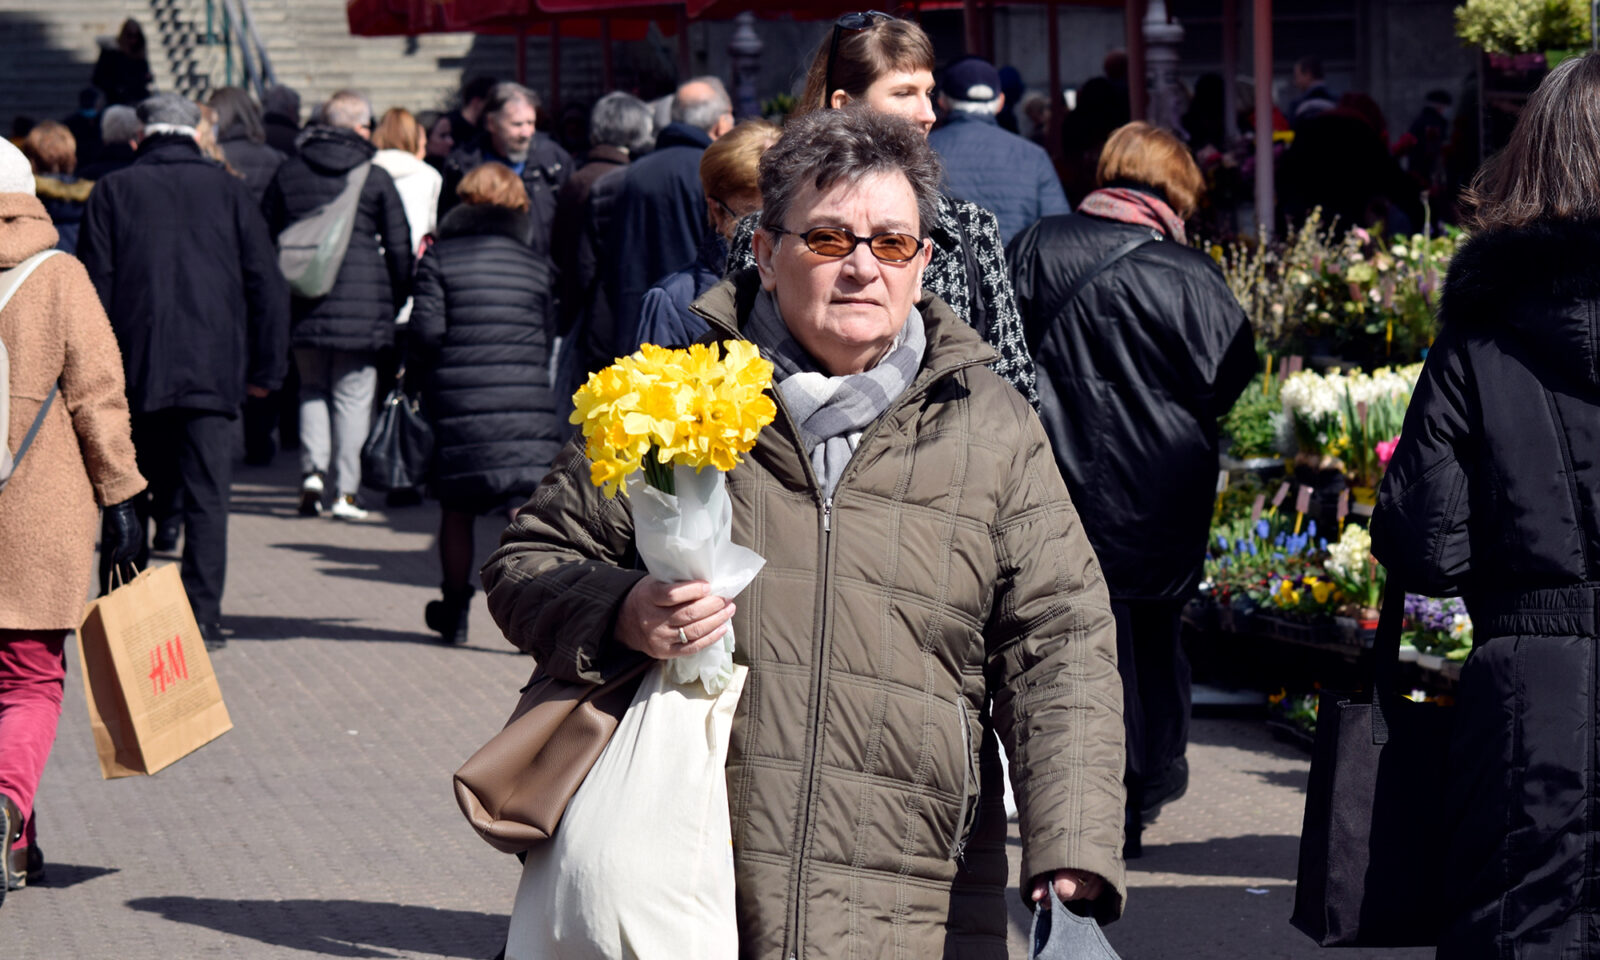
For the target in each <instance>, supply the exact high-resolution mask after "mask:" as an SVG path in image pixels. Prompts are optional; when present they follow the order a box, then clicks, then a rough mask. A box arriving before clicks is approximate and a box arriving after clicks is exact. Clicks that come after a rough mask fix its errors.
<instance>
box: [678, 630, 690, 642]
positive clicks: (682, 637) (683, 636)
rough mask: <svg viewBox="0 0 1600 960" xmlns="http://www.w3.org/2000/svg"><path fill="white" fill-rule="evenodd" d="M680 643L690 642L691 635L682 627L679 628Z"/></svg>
mask: <svg viewBox="0 0 1600 960" xmlns="http://www.w3.org/2000/svg"><path fill="white" fill-rule="evenodd" d="M678 643H679V645H687V644H688V643H689V635H688V634H687V633H684V632H683V628H682V627H679V628H678Z"/></svg>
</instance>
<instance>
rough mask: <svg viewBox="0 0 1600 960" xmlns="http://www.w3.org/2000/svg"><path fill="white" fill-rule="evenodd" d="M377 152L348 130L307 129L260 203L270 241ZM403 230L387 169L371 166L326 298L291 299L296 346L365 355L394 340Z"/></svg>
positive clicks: (405, 290) (406, 290) (405, 260)
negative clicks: (347, 241)
mask: <svg viewBox="0 0 1600 960" xmlns="http://www.w3.org/2000/svg"><path fill="white" fill-rule="evenodd" d="M376 153H377V150H375V149H373V146H372V144H370V143H368V142H367V141H365V140H363V139H361V138H360V137H359V136H357V135H356V134H354V133H352V132H350V131H349V130H340V129H335V128H333V127H310V128H308V129H307V130H306V132H305V133H304V134H303V135H302V136H301V140H300V154H299V156H296V157H294V158H292V159H290V160H287V161H285V162H284V164H283V166H281V167H279V168H278V172H277V174H276V175H274V176H273V178H272V183H271V185H270V186H268V187H267V195H266V197H265V198H264V199H263V200H262V202H261V207H262V210H263V211H265V212H266V215H267V225H268V227H269V228H270V229H271V230H272V235H273V236H274V237H276V236H277V235H278V234H280V233H282V232H283V231H284V229H285V228H286V227H288V226H289V225H290V224H292V223H294V222H295V221H297V220H303V219H305V218H306V217H308V216H310V215H311V214H312V213H313V212H314V211H316V209H317V208H318V207H321V206H323V205H324V204H326V203H329V202H331V201H332V200H333V199H334V198H335V197H337V196H338V195H339V192H340V191H341V190H343V189H344V185H345V179H346V177H347V176H348V175H349V173H350V171H351V170H353V169H355V168H356V167H358V166H360V165H361V164H363V163H370V162H371V161H372V158H373V156H374V155H375V154H376ZM414 249H415V247H413V246H412V245H411V228H410V226H409V225H408V224H407V223H406V211H405V205H404V204H402V203H401V202H400V193H399V192H398V191H397V190H395V188H394V179H393V178H392V177H390V176H389V171H387V170H385V169H383V168H382V167H379V166H376V165H374V166H373V167H372V169H371V170H370V171H369V172H368V174H367V182H366V184H365V185H364V186H363V187H362V188H361V201H360V203H359V204H357V206H356V221H355V228H354V229H353V230H352V231H351V233H350V248H349V250H347V251H346V252H345V255H344V263H343V264H342V265H341V266H340V267H339V276H338V279H336V280H335V281H334V283H333V289H332V290H330V291H328V295H327V296H325V297H322V298H320V299H317V300H304V299H301V298H300V297H295V298H294V309H293V315H294V319H293V328H292V331H291V333H290V336H291V338H292V340H293V342H294V345H295V346H297V347H320V348H323V349H329V350H356V351H371V350H378V349H380V348H382V347H386V346H388V345H389V344H391V343H393V342H394V317H395V313H396V312H398V311H399V309H400V305H401V304H403V303H405V302H406V298H407V297H409V296H410V295H411V265H412V259H413V258H412V253H411V251H412V250H414Z"/></svg>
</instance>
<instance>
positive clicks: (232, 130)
mask: <svg viewBox="0 0 1600 960" xmlns="http://www.w3.org/2000/svg"><path fill="white" fill-rule="evenodd" d="M210 104H211V109H213V110H215V111H217V145H218V146H220V147H221V148H222V155H223V156H224V157H226V158H227V159H228V166H230V167H232V168H233V169H234V171H235V172H237V173H238V174H239V176H241V177H243V178H244V184H245V186H247V187H249V188H250V195H251V196H252V197H255V198H256V203H260V202H261V198H262V197H264V196H265V195H266V193H267V184H269V183H271V182H272V176H273V174H275V173H277V172H278V168H279V167H280V166H282V165H283V161H285V160H287V159H289V157H288V156H287V155H286V154H284V153H283V152H282V151H280V150H277V149H275V148H273V147H272V146H270V145H269V144H268V143H267V128H266V125H265V124H264V123H263V122H262V117H261V108H260V107H258V106H256V102H255V99H254V98H252V97H251V96H250V94H249V92H247V91H246V90H244V89H243V88H241V87H221V88H219V89H218V90H217V91H216V92H214V93H212V94H211V100H210Z"/></svg>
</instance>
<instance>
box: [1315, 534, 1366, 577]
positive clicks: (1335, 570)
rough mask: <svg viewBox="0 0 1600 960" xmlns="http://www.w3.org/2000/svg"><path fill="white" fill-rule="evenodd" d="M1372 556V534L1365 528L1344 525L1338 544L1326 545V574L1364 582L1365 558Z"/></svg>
mask: <svg viewBox="0 0 1600 960" xmlns="http://www.w3.org/2000/svg"><path fill="white" fill-rule="evenodd" d="M1371 554H1372V534H1370V533H1368V532H1367V528H1366V527H1358V526H1356V525H1355V524H1353V523H1351V524H1346V525H1345V528H1344V533H1343V534H1342V535H1340V537H1339V542H1338V543H1330V544H1328V562H1327V563H1326V564H1324V566H1325V567H1327V569H1328V572H1329V573H1331V574H1333V575H1334V576H1336V577H1339V578H1340V579H1344V580H1357V579H1360V580H1365V578H1366V568H1367V557H1368V556H1370V555H1371Z"/></svg>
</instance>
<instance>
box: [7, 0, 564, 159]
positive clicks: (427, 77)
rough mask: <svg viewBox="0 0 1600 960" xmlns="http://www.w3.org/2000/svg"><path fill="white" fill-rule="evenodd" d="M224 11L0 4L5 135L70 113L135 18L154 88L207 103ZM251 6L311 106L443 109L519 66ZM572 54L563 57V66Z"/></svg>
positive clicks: (462, 43)
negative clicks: (468, 86) (472, 85)
mask: <svg viewBox="0 0 1600 960" xmlns="http://www.w3.org/2000/svg"><path fill="white" fill-rule="evenodd" d="M223 7H224V4H223V3H222V2H221V0H213V3H212V5H211V8H210V10H209V11H208V5H207V0H52V2H51V3H50V4H49V5H46V4H43V3H40V2H39V0H0V124H3V126H0V133H9V132H10V126H11V120H12V118H14V117H17V116H28V117H33V118H36V119H44V118H59V117H65V116H67V115H68V114H70V113H71V112H72V111H73V110H74V109H75V108H76V105H77V95H78V91H79V90H80V89H82V88H83V87H85V86H88V84H89V77H90V74H91V72H92V71H93V69H94V62H95V59H96V58H97V57H98V56H99V51H100V43H101V42H109V40H110V39H111V38H113V37H114V36H115V35H116V32H117V30H118V28H119V27H120V25H121V23H122V21H123V20H124V19H125V18H127V17H133V18H135V19H137V20H138V21H139V23H140V25H141V26H143V27H144V29H145V36H146V39H147V41H148V44H149V49H150V67H151V72H152V73H153V74H154V75H155V80H156V82H155V85H156V89H158V90H175V91H177V92H179V93H182V94H184V95H186V96H190V97H196V98H203V97H205V96H207V95H208V94H209V93H210V91H211V90H213V89H215V88H216V87H220V86H224V85H226V84H227V83H228V82H229V79H230V78H229V71H228V57H227V48H226V47H225V46H224V45H223V44H222V43H221V42H220V40H221V37H222V34H223V12H222V11H223ZM250 9H251V13H252V15H253V17H254V20H255V25H256V30H257V32H258V34H259V35H260V36H261V38H262V42H263V43H265V44H266V47H267V53H268V56H269V58H270V59H271V62H272V67H273V70H274V72H275V73H276V76H277V80H278V82H279V83H283V84H287V85H289V86H291V87H293V88H295V89H296V90H298V91H299V92H300V95H301V100H302V102H303V103H304V104H305V106H306V109H307V110H309V108H310V106H311V105H312V104H314V103H316V102H318V101H319V100H322V99H326V98H327V96H328V95H329V94H331V93H333V92H334V91H335V90H339V89H341V88H345V87H349V88H352V89H356V90H360V91H361V92H363V93H365V94H367V95H368V96H369V97H370V98H371V100H372V104H373V107H374V109H376V110H379V111H381V110H383V109H385V108H387V107H391V106H403V107H407V108H409V109H411V110H413V111H415V110H422V109H428V108H433V107H439V106H443V105H445V103H446V102H447V101H448V99H449V97H450V95H451V94H452V93H453V92H454V91H455V90H456V89H457V88H458V87H459V85H460V83H461V78H462V76H463V75H471V74H476V73H488V74H493V75H496V76H501V77H509V76H511V75H512V73H513V70H514V66H513V64H514V52H513V41H512V40H511V38H508V37H474V36H472V35H471V34H436V35H431V36H422V37H416V38H407V37H352V36H351V35H350V31H349V27H348V25H347V23H346V20H345V9H344V3H343V2H342V0H252V2H251V8H250ZM208 12H209V17H208ZM208 28H209V30H208ZM529 47H530V50H529V54H530V56H529V59H528V68H529V74H530V76H540V75H541V74H539V73H538V72H537V71H539V70H541V69H543V67H542V57H539V56H537V53H538V51H537V49H536V45H535V44H534V43H530V44H529ZM572 59H573V57H572V55H571V54H569V53H565V52H564V55H563V67H566V66H567V65H568V64H569V62H570V61H572ZM572 66H574V67H576V66H578V65H577V64H576V63H573V64H572ZM232 67H233V70H232V82H234V83H242V82H243V71H242V68H241V58H240V56H239V50H238V49H237V47H235V49H234V50H233V58H232Z"/></svg>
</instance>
